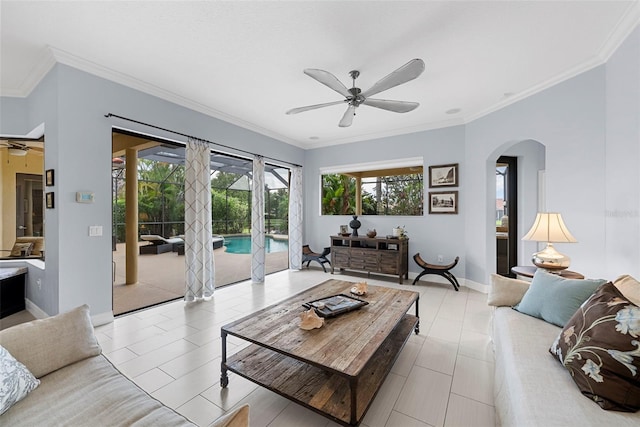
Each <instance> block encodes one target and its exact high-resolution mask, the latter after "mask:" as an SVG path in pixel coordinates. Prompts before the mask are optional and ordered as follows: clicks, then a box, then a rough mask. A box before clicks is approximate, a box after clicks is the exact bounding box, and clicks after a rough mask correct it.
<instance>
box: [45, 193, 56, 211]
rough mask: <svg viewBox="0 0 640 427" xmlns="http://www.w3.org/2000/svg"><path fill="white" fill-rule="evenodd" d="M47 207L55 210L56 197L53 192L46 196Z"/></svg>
mask: <svg viewBox="0 0 640 427" xmlns="http://www.w3.org/2000/svg"><path fill="white" fill-rule="evenodd" d="M45 205H46V206H47V209H53V208H54V207H55V197H54V194H53V191H50V192H49V193H46V194H45Z"/></svg>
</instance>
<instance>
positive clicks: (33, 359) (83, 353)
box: [0, 304, 102, 378]
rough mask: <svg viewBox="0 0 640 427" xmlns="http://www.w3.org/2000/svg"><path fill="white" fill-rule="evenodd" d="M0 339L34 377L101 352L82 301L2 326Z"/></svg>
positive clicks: (87, 310)
mask: <svg viewBox="0 0 640 427" xmlns="http://www.w3.org/2000/svg"><path fill="white" fill-rule="evenodd" d="M0 342H1V343H2V345H3V346H4V347H5V348H6V349H7V350H8V351H10V352H11V354H13V355H14V357H16V358H17V359H18V360H20V361H21V362H22V363H24V365H25V366H26V367H27V368H28V369H29V370H30V371H31V372H32V373H33V375H35V376H36V378H40V377H42V376H43V375H47V374H48V373H50V372H53V371H55V370H57V369H60V368H62V367H65V366H67V365H70V364H72V363H75V362H78V361H80V360H84V359H86V358H88V357H92V356H97V355H99V354H100V353H101V352H102V349H101V348H100V345H99V344H98V340H97V339H96V337H95V334H94V333H93V325H92V324H91V316H90V315H89V306H88V305H86V304H85V305H81V306H80V307H76V308H74V309H73V310H71V311H68V312H66V313H63V314H58V315H56V316H51V317H47V318H46V319H38V320H32V321H31V322H27V323H22V324H20V325H16V326H13V327H11V328H8V329H4V330H2V331H0ZM51 349H55V350H56V351H51Z"/></svg>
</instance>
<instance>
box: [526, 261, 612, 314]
mask: <svg viewBox="0 0 640 427" xmlns="http://www.w3.org/2000/svg"><path fill="white" fill-rule="evenodd" d="M605 282H606V280H600V279H565V278H564V277H561V276H559V275H557V274H552V273H548V272H546V271H544V270H541V269H538V270H536V272H535V274H534V275H533V280H532V281H531V286H529V289H528V290H527V292H526V293H525V294H524V296H523V297H522V301H520V303H519V304H518V305H517V306H515V307H514V308H515V309H516V310H518V311H519V312H521V313H524V314H528V315H529V316H534V317H537V318H540V319H542V320H545V321H547V322H549V323H553V324H554V325H557V326H564V325H565V324H566V323H567V321H568V320H569V318H570V317H571V316H572V315H573V313H575V312H576V310H577V309H578V307H580V305H581V304H582V303H583V302H585V301H586V299H587V298H589V296H591V294H592V293H593V292H594V291H595V290H596V289H597V288H598V286H600V285H602V284H603V283H605Z"/></svg>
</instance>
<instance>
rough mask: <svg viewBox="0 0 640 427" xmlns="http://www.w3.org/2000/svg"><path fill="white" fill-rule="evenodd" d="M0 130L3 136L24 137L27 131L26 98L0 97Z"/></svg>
mask: <svg viewBox="0 0 640 427" xmlns="http://www.w3.org/2000/svg"><path fill="white" fill-rule="evenodd" d="M0 129H2V132H1V133H2V134H4V135H25V134H26V133H27V132H29V131H30V130H31V129H27V100H26V98H14V97H8V96H3V97H0Z"/></svg>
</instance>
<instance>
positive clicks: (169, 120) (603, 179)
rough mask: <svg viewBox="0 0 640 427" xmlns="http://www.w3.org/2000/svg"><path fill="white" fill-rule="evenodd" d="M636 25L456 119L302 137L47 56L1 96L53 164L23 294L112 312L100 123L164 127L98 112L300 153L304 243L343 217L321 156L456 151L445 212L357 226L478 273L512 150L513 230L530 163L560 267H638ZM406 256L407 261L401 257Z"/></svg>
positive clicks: (523, 254) (105, 141)
mask: <svg viewBox="0 0 640 427" xmlns="http://www.w3.org/2000/svg"><path fill="white" fill-rule="evenodd" d="M639 33H640V30H638V29H636V30H635V31H634V32H633V33H632V35H631V36H630V37H629V38H628V39H627V40H626V41H625V42H624V44H623V45H622V46H621V47H620V48H619V49H618V51H617V52H616V53H615V54H614V55H613V56H612V58H611V59H610V60H609V62H608V63H607V64H606V65H603V66H600V67H597V68H594V69H592V70H590V71H587V72H585V73H582V74H580V75H578V76H576V77H574V78H572V79H570V80H567V81H565V82H562V83H560V84H558V85H556V86H554V87H551V88H549V89H547V90H545V91H543V92H540V93H538V94H536V95H533V96H531V97H529V98H526V99H524V100H522V101H519V102H517V103H514V104H512V105H510V106H508V107H505V108H503V109H502V110H500V111H496V112H494V113H491V114H489V115H487V116H484V117H482V118H480V119H477V120H475V121H473V122H471V123H469V124H467V125H464V126H456V127H451V128H445V129H437V130H431V131H425V132H418V133H414V134H409V135H402V136H397V137H389V138H381V139H375V140H370V141H364V142H359V143H353V144H347V145H340V146H333V147H325V148H318V149H313V150H307V151H304V150H301V149H298V148H296V147H293V146H290V145H288V144H284V143H282V142H279V141H276V140H273V139H271V138H268V137H265V136H262V135H259V134H256V133H254V132H251V131H248V130H245V129H242V128H239V127H237V126H234V125H232V124H229V123H225V122H223V121H220V120H216V119H213V118H211V117H208V116H205V115H203V114H200V113H196V112H194V111H191V110H189V109H187V108H183V107H180V106H177V105H175V104H172V103H169V102H167V101H163V100H160V99H158V98H155V97H153V96H150V95H147V94H143V93H141V92H138V91H136V90H132V89H130V88H127V87H124V86H121V85H119V84H116V83H113V82H109V81H107V80H104V79H101V78H98V77H95V76H92V75H89V74H87V73H84V72H81V71H78V70H75V69H72V68H70V67H67V66H63V65H57V66H56V67H54V69H53V70H52V71H51V72H50V73H49V74H48V75H47V76H46V77H45V79H44V80H43V81H42V82H41V83H40V84H39V86H38V87H37V88H36V90H34V92H33V93H32V94H31V95H30V96H29V97H28V99H27V100H26V102H27V107H26V108H25V106H24V102H23V101H21V100H16V99H13V98H6V99H2V100H1V102H2V103H1V104H0V107H1V108H2V109H3V111H2V113H3V120H2V121H0V133H25V132H27V131H29V130H31V129H33V128H34V127H35V126H37V125H39V124H40V123H43V122H44V123H45V138H46V146H47V149H46V150H45V164H46V167H47V168H53V169H56V186H55V187H54V191H55V192H56V209H54V210H48V211H47V212H46V224H47V225H46V248H47V250H46V253H47V268H46V277H45V279H46V280H45V284H44V285H43V288H44V287H45V286H46V287H47V289H48V291H47V292H48V293H46V294H42V295H41V296H38V295H37V293H36V296H34V299H35V300H36V301H38V306H40V308H42V309H43V310H45V311H46V312H47V313H49V314H55V313H57V312H59V311H64V310H67V309H69V308H71V307H73V306H75V305H78V304H81V303H89V304H90V305H92V310H93V312H94V313H107V312H108V313H110V312H111V239H110V235H111V226H110V224H111V200H110V180H109V177H110V160H111V151H110V150H111V126H112V125H117V126H122V127H126V128H129V129H131V130H134V131H141V132H150V133H154V134H156V135H157V136H160V137H170V138H174V139H175V136H174V135H171V134H163V133H162V132H155V131H153V132H151V131H150V130H149V129H146V128H144V127H143V126H138V125H131V124H129V123H126V122H121V121H118V120H116V119H106V118H105V117H104V114H106V113H109V112H112V113H115V114H118V115H122V116H128V117H131V118H135V119H136V120H140V121H143V122H148V123H151V124H157V125H160V126H162V127H166V128H169V129H173V130H177V131H180V132H183V133H187V134H193V135H196V136H200V137H203V138H206V139H210V140H215V141H217V142H220V143H223V144H226V145H230V146H234V147H238V148H240V149H245V150H248V151H253V152H256V153H258V154H265V155H272V156H276V157H279V158H281V159H282V160H285V161H290V162H293V163H298V164H303V165H304V166H305V168H304V188H305V192H304V197H305V208H304V224H305V243H308V244H310V245H311V247H312V248H321V247H324V246H327V245H328V244H329V237H328V236H329V235H330V234H333V233H335V232H336V231H337V230H338V226H339V225H341V224H347V223H348V222H349V220H350V217H347V216H341V217H330V216H320V214H319V212H320V206H319V200H320V174H319V170H320V168H322V167H331V166H336V165H343V164H354V163H362V162H373V161H381V160H390V159H398V158H409V157H417V156H422V157H424V166H425V167H428V166H429V165H437V164H445V163H458V164H459V167H460V186H459V187H458V188H457V189H458V191H459V192H460V207H459V210H460V213H459V214H458V215H428V214H426V215H424V216H422V217H388V218H381V217H367V216H365V217H362V218H361V221H362V224H363V225H362V229H363V230H366V229H367V228H376V229H377V230H378V233H379V234H381V235H383V234H387V233H390V230H391V228H392V227H394V226H397V225H404V226H405V227H406V229H407V231H408V233H409V237H410V238H411V241H410V242H411V243H410V247H411V248H410V252H411V254H413V253H415V252H420V253H421V254H423V256H424V257H425V258H428V259H434V258H435V257H436V256H437V255H438V254H442V255H444V256H445V258H447V259H448V258H453V257H454V256H456V255H460V256H461V258H462V264H461V265H460V266H459V267H457V268H456V271H455V273H456V275H458V276H459V277H461V278H467V279H468V280H469V281H470V283H472V282H475V283H476V284H480V285H481V286H483V285H484V284H486V283H488V278H489V275H490V274H491V273H492V272H494V271H495V236H494V233H495V229H494V224H495V222H494V214H495V212H494V210H495V171H494V166H495V160H496V159H497V158H498V157H499V156H500V155H501V154H505V153H506V154H511V155H515V156H517V157H518V158H519V164H520V166H521V170H520V172H519V176H520V178H521V182H520V195H521V198H522V200H521V206H520V215H519V220H520V228H519V234H523V233H524V232H526V229H527V228H528V227H529V225H530V223H531V221H532V220H533V218H534V216H535V213H536V211H537V203H538V200H537V177H536V174H537V171H538V170H539V169H546V183H547V185H546V198H545V204H546V208H547V210H549V211H559V212H561V213H562V214H563V217H564V218H565V221H566V223H567V225H568V227H569V229H570V230H571V231H572V233H573V234H574V235H575V236H576V238H577V239H578V240H579V243H577V244H565V245H558V247H559V250H560V251H563V252H565V253H567V254H568V255H570V256H571V258H572V259H573V261H572V269H574V270H576V271H580V272H582V273H584V274H585V275H587V276H589V277H604V278H608V279H613V278H615V276H616V275H618V274H623V273H628V274H632V275H634V276H636V277H640V263H639V262H638V261H640V257H639V254H640V243H639V242H640V218H639V216H640V214H639V212H640V173H638V171H637V169H638V164H640V163H639V161H640V146H639V141H640V131H639V126H640V125H639V123H640V93H639V92H640V90H639V86H640V83H639V82H638V78H637V77H638V75H640V64H639V61H640V60H639V55H638V52H640V34H639ZM25 115H26V117H25ZM5 117H9V118H10V119H9V120H7V119H5ZM78 190H92V191H94V192H95V193H96V202H95V203H94V204H93V205H80V204H77V203H75V202H74V197H73V196H74V194H75V192H76V191H78ZM425 192H428V188H427V189H425ZM89 225H103V227H104V236H103V237H102V238H89V237H88V227H89ZM519 248H520V249H521V251H520V256H519V259H520V260H521V262H523V263H524V262H527V261H528V258H529V253H528V252H529V251H532V252H533V250H535V245H534V244H532V243H529V242H521V243H520V246H519ZM61 252H64V256H59V254H60V253H61ZM410 268H411V271H413V272H417V271H418V270H417V268H416V267H415V265H413V262H412V261H410ZM29 295H34V294H33V293H30V294H29ZM40 304H42V305H40Z"/></svg>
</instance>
